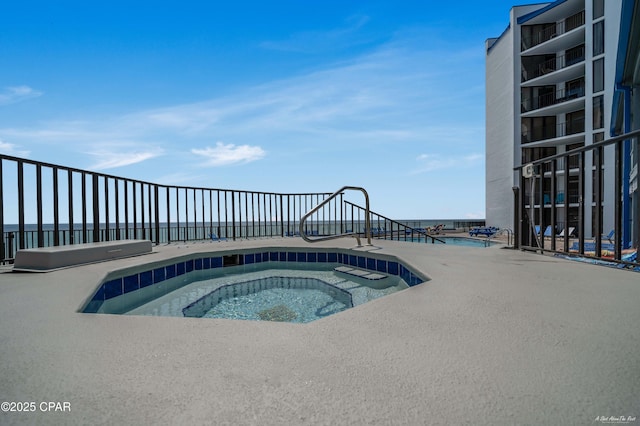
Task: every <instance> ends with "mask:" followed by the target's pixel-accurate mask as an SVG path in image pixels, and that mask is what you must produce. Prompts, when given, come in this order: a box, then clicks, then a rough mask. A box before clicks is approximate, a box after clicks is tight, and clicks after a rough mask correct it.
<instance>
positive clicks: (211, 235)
mask: <svg viewBox="0 0 640 426" xmlns="http://www.w3.org/2000/svg"><path fill="white" fill-rule="evenodd" d="M209 238H211V241H216V242H220V241H227V239H226V238H225V237H218V236H217V235H216V234H215V233H214V232H212V233H210V234H209Z"/></svg>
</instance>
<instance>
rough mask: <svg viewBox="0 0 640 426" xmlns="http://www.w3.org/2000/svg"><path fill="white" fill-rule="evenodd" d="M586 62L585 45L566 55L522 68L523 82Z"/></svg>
mask: <svg viewBox="0 0 640 426" xmlns="http://www.w3.org/2000/svg"><path fill="white" fill-rule="evenodd" d="M580 62H584V46H582V47H581V48H580V49H576V50H572V51H569V52H567V53H566V54H564V55H561V56H558V57H555V58H552V59H549V60H546V61H544V62H541V63H539V64H537V65H535V66H534V67H533V68H532V69H526V68H524V67H523V69H522V82H525V81H529V80H532V79H534V78H538V77H541V76H543V75H547V74H550V73H552V72H555V71H560V70H561V69H564V68H567V67H570V66H572V65H575V64H578V63H580Z"/></svg>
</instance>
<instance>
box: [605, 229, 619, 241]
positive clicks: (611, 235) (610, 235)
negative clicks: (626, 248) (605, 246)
mask: <svg viewBox="0 0 640 426" xmlns="http://www.w3.org/2000/svg"><path fill="white" fill-rule="evenodd" d="M614 235H616V230H615V229H612V230H611V232H609V233H608V234H607V235H603V236H602V239H603V240H604V239H607V240H609V242H610V243H611V244H613V236H614Z"/></svg>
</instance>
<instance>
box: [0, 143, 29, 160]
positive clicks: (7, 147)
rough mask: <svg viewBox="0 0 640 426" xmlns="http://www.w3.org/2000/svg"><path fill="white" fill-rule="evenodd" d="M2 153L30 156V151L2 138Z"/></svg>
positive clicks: (0, 145)
mask: <svg viewBox="0 0 640 426" xmlns="http://www.w3.org/2000/svg"><path fill="white" fill-rule="evenodd" d="M0 153H2V154H5V155H11V156H15V157H28V156H29V151H22V150H19V149H17V147H16V146H15V145H14V144H11V143H8V142H4V141H3V140H2V139H0Z"/></svg>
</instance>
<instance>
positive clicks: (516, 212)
mask: <svg viewBox="0 0 640 426" xmlns="http://www.w3.org/2000/svg"><path fill="white" fill-rule="evenodd" d="M520 173H522V172H521V171H518V174H520ZM518 180H520V179H518ZM511 189H512V190H513V229H514V230H515V231H514V232H515V235H514V248H515V249H519V248H520V224H521V223H522V211H521V210H520V207H521V206H522V203H521V201H520V188H519V187H517V186H514V187H512V188H511Z"/></svg>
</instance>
